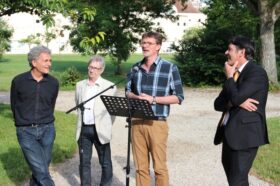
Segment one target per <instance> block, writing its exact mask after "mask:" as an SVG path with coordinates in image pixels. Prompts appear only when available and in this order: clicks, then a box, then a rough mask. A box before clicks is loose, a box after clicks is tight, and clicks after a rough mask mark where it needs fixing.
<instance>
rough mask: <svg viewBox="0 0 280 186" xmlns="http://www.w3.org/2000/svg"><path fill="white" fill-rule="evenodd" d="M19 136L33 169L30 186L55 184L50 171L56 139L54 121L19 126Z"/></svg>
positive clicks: (27, 159) (21, 145) (26, 158)
mask: <svg viewBox="0 0 280 186" xmlns="http://www.w3.org/2000/svg"><path fill="white" fill-rule="evenodd" d="M16 131H17V138H18V142H19V144H20V147H21V149H22V152H23V155H24V157H25V160H26V161H27V163H28V165H29V167H30V169H31V171H32V178H31V179H30V186H37V185H40V186H54V182H53V180H52V178H51V176H50V173H49V164H50V162H51V158H52V147H53V142H54V139H55V128H54V123H53V122H52V123H48V124H42V125H40V126H36V127H31V126H30V127H17V129H16Z"/></svg>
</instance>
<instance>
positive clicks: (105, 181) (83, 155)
mask: <svg viewBox="0 0 280 186" xmlns="http://www.w3.org/2000/svg"><path fill="white" fill-rule="evenodd" d="M93 144H94V146H95V149H96V151H97V154H98V158H99V164H100V165H101V168H102V175H101V181H100V185H102V186H109V185H111V184H112V178H113V167H112V160H111V148H110V143H107V144H101V143H100V142H99V140H98V136H97V132H96V129H95V125H90V126H82V130H81V136H80V138H79V141H78V146H79V154H80V167H79V170H80V177H81V185H82V186H91V157H92V145H93Z"/></svg>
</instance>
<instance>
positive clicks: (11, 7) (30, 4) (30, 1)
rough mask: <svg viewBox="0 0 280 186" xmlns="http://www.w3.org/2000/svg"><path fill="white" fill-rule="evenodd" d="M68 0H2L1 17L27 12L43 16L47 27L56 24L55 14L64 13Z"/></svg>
mask: <svg viewBox="0 0 280 186" xmlns="http://www.w3.org/2000/svg"><path fill="white" fill-rule="evenodd" d="M66 3H67V0H51V1H50V0H24V1H23V0H1V3H0V17H2V16H4V15H11V14H14V13H18V12H27V13H30V14H36V15H39V16H40V17H41V21H42V22H43V24H44V25H46V26H47V27H51V26H53V25H54V19H53V17H54V14H53V13H56V12H60V13H63V12H64V11H65V9H64V7H65V4H66Z"/></svg>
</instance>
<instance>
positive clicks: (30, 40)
mask: <svg viewBox="0 0 280 186" xmlns="http://www.w3.org/2000/svg"><path fill="white" fill-rule="evenodd" d="M19 42H20V43H26V44H28V48H29V50H30V49H31V46H32V45H33V44H35V45H38V44H40V39H39V35H38V34H36V35H34V34H31V35H28V36H27V37H26V38H23V39H21V40H19Z"/></svg>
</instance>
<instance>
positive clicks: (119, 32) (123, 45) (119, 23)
mask: <svg viewBox="0 0 280 186" xmlns="http://www.w3.org/2000/svg"><path fill="white" fill-rule="evenodd" d="M93 6H94V7H95V10H96V15H95V16H94V19H92V20H90V19H85V17H83V15H84V14H83V11H84V10H85V8H87V7H93ZM171 7H172V2H171V1H163V0H157V1H149V0H142V1H130V0H125V1H119V0H117V1H116V0H108V1H101V0H97V1H94V2H91V1H80V2H79V7H77V6H76V1H73V2H72V3H69V6H68V9H71V10H75V11H73V13H72V16H71V19H72V22H73V23H74V25H75V29H72V31H71V34H70V43H71V45H72V46H73V49H74V50H75V51H77V52H80V53H84V54H94V53H96V52H97V51H100V52H103V53H104V52H106V53H109V54H110V56H111V57H112V58H113V59H114V61H116V63H115V64H116V67H117V69H120V64H121V63H122V62H124V61H126V60H127V59H128V57H129V55H130V53H131V52H133V51H135V44H136V43H138V42H139V35H141V34H142V33H143V32H145V31H148V30H151V29H152V26H153V23H152V19H153V18H159V17H166V18H170V19H174V17H173V16H172V13H173V11H172V9H171ZM84 12H85V11H84ZM140 14H142V15H145V16H146V17H143V16H142V17H141V16H140ZM100 31H102V32H104V33H105V34H106V35H105V38H104V41H102V42H100V43H98V42H96V41H98V39H97V38H96V36H98V35H100V34H99V32H100ZM92 38H94V39H93V40H92ZM100 39H101V40H102V37H101V38H100ZM116 73H117V74H120V72H119V71H118V70H117V71H116Z"/></svg>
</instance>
